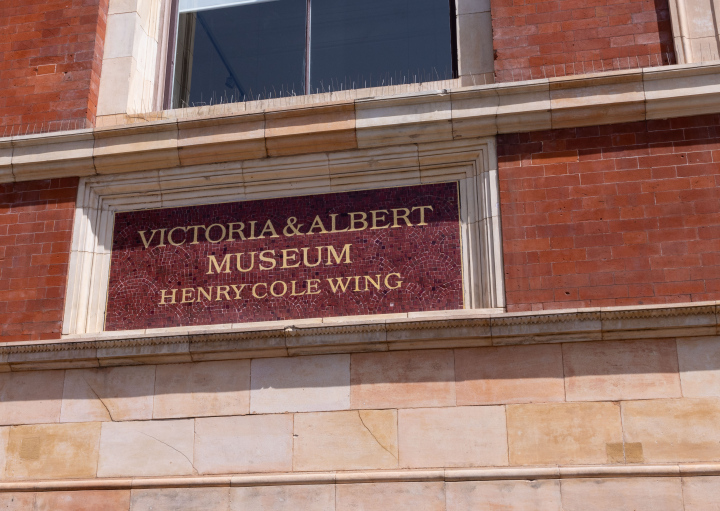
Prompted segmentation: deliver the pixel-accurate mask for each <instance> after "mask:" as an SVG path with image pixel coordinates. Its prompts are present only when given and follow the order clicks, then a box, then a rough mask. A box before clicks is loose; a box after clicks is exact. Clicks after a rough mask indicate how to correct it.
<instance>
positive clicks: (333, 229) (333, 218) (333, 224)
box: [330, 213, 350, 232]
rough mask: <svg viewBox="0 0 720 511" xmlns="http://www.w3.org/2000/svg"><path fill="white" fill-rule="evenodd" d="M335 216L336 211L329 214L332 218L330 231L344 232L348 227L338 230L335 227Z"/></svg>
mask: <svg viewBox="0 0 720 511" xmlns="http://www.w3.org/2000/svg"><path fill="white" fill-rule="evenodd" d="M336 216H338V215H337V213H332V214H331V215H330V219H331V220H332V230H331V231H330V232H345V231H347V230H348V229H349V228H350V227H345V229H342V230H340V231H338V230H337V229H335V217H336Z"/></svg>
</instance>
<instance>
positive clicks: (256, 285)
mask: <svg viewBox="0 0 720 511" xmlns="http://www.w3.org/2000/svg"><path fill="white" fill-rule="evenodd" d="M258 286H265V289H267V284H265V283H264V282H258V283H257V284H255V285H254V286H253V287H252V295H253V296H254V297H255V298H265V297H267V291H265V294H264V295H262V296H258V294H257V293H256V292H255V289H257V287H258Z"/></svg>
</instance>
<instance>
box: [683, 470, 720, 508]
mask: <svg viewBox="0 0 720 511" xmlns="http://www.w3.org/2000/svg"><path fill="white" fill-rule="evenodd" d="M682 491H683V499H684V504H685V511H720V477H716V476H715V477H712V476H706V477H684V478H683V481H682Z"/></svg>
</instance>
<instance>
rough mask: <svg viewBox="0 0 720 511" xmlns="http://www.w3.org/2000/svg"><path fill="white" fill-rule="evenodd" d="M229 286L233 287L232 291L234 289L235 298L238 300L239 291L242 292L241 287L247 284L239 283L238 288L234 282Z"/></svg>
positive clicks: (243, 287)
mask: <svg viewBox="0 0 720 511" xmlns="http://www.w3.org/2000/svg"><path fill="white" fill-rule="evenodd" d="M231 286H232V288H233V291H235V299H236V300H239V299H240V293H241V292H242V290H243V289H245V286H247V284H241V285H240V289H238V287H237V286H236V285H235V284H231Z"/></svg>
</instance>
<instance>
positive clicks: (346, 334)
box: [0, 302, 720, 372]
mask: <svg viewBox="0 0 720 511" xmlns="http://www.w3.org/2000/svg"><path fill="white" fill-rule="evenodd" d="M718 306H720V302H702V303H689V304H688V303H686V304H674V305H653V306H638V307H607V308H596V309H569V310H557V311H541V312H523V313H508V312H497V311H496V310H485V311H483V310H460V311H449V312H447V313H438V312H432V313H412V314H407V315H399V314H394V315H384V316H383V315H379V316H375V317H371V316H370V317H368V316H365V317H361V318H353V317H346V318H326V319H322V318H317V319H306V320H299V321H295V322H293V321H277V322H266V323H246V324H233V325H217V326H207V327H185V328H168V329H154V330H153V329H149V330H140V331H137V330H136V331H131V332H104V333H101V334H92V335H80V336H67V337H65V338H63V339H59V340H56V341H35V342H26V343H7V344H4V345H0V371H5V372H7V371H28V370H43V369H65V368H84V367H103V366H121V365H138V364H167V363H179V362H195V361H206V360H230V359H247V358H262V357H283V356H297V355H310V354H323V353H353V352H368V351H395V350H412V349H437V348H463V347H475V346H507V345H517V344H546V343H560V342H584V341H602V340H608V341H610V340H633V339H648V338H652V339H662V338H673V339H674V338H678V337H683V338H688V337H694V338H697V337H717V336H718Z"/></svg>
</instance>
